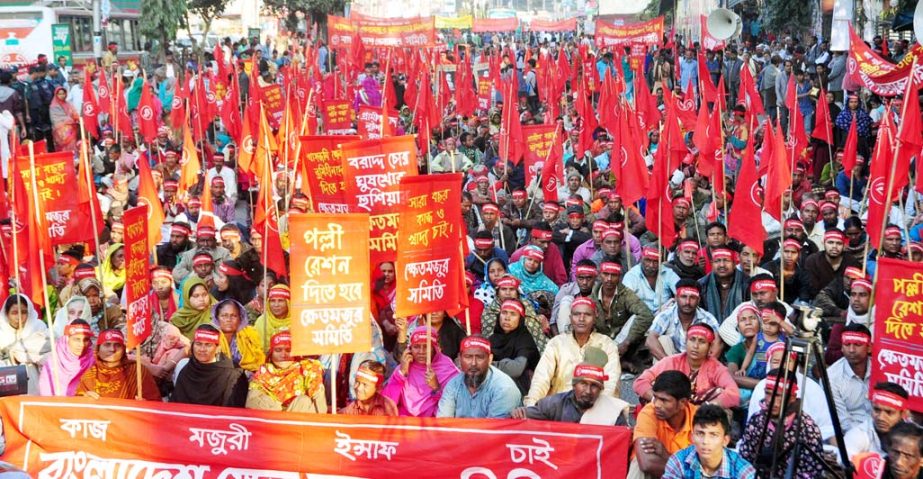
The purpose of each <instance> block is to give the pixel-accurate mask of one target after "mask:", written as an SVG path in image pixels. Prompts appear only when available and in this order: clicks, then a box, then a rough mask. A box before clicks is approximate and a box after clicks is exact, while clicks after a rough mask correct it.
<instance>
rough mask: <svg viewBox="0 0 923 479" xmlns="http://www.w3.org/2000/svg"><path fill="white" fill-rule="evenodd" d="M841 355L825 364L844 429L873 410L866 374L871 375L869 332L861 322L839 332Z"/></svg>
mask: <svg viewBox="0 0 923 479" xmlns="http://www.w3.org/2000/svg"><path fill="white" fill-rule="evenodd" d="M841 342H842V344H843V357H842V358H840V359H838V360H837V361H836V362H835V363H833V364H831V365H830V367H828V368H827V376H828V377H829V378H830V389H831V393H832V394H833V402H834V403H835V404H836V415H837V417H838V418H839V420H840V425H841V426H842V428H843V433H844V434H845V433H846V432H847V431H849V430H850V429H852V428H853V427H855V426H856V425H857V424H859V423H861V422H862V421H863V420H864V419H865V418H868V417H869V416H870V415H871V414H872V405H871V403H869V399H868V398H869V378H870V377H871V375H872V361H871V359H869V355H870V354H871V352H872V333H870V332H869V330H868V328H866V327H865V326H863V325H861V324H850V325H849V326H846V328H844V330H843V334H842V336H841Z"/></svg>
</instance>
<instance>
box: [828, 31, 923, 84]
mask: <svg viewBox="0 0 923 479" xmlns="http://www.w3.org/2000/svg"><path fill="white" fill-rule="evenodd" d="M849 39H850V45H849V51H847V52H846V77H845V78H844V79H843V87H844V88H847V89H849V90H858V89H859V88H860V87H865V88H868V89H869V90H871V91H872V93H875V94H876V95H881V96H889V97H890V96H896V95H902V94H903V93H904V92H905V91H906V89H907V78H909V77H910V73H911V68H913V65H914V59H916V62H917V65H916V68H915V69H914V70H913V76H914V80H915V81H916V82H918V83H919V82H923V47H921V46H920V45H918V44H917V43H914V44H913V46H912V47H911V48H910V52H909V54H907V55H904V57H903V58H902V59H901V61H900V63H896V64H895V63H891V62H889V61H888V60H885V59H884V58H881V56H879V55H878V54H877V53H875V52H874V51H873V50H872V49H871V48H869V46H868V45H866V44H865V42H864V41H862V38H861V37H859V35H857V34H856V31H855V30H854V29H853V28H852V25H850V26H849Z"/></svg>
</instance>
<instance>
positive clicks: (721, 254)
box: [711, 248, 734, 262]
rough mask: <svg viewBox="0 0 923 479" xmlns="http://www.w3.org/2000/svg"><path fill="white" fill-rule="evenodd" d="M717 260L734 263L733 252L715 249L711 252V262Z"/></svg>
mask: <svg viewBox="0 0 923 479" xmlns="http://www.w3.org/2000/svg"><path fill="white" fill-rule="evenodd" d="M719 259H726V260H728V261H731V262H733V261H734V252H733V251H731V250H729V249H726V248H719V249H716V250H714V251H712V252H711V260H712V261H718V260H719Z"/></svg>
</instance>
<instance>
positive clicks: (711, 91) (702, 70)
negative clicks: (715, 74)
mask: <svg viewBox="0 0 923 479" xmlns="http://www.w3.org/2000/svg"><path fill="white" fill-rule="evenodd" d="M698 57H699V58H698V60H699V83H701V85H702V92H701V93H702V99H703V102H702V103H703V104H704V103H713V102H714V101H715V97H716V96H717V95H718V90H717V89H716V88H715V84H714V83H712V81H711V74H710V73H708V66H706V65H705V52H704V50H699V55H698Z"/></svg>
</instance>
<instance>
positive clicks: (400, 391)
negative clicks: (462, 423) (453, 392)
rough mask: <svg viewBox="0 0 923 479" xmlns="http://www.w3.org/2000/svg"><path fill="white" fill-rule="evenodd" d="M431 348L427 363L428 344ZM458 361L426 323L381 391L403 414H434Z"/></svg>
mask: <svg viewBox="0 0 923 479" xmlns="http://www.w3.org/2000/svg"><path fill="white" fill-rule="evenodd" d="M427 341H429V342H430V346H431V348H432V350H431V353H432V356H431V360H430V364H429V365H427V364H426V343H427ZM458 373H459V371H458V368H457V367H455V363H453V362H452V360H451V359H449V358H448V356H446V355H445V354H442V352H441V351H440V350H439V337H438V336H436V332H435V331H433V330H431V329H430V328H428V327H426V326H424V327H421V328H417V330H416V331H414V332H413V334H412V335H411V336H410V348H409V349H408V350H406V351H404V355H403V356H402V357H401V366H400V367H399V368H397V369H396V370H395V371H394V373H393V374H392V375H391V379H390V380H388V385H387V386H385V388H384V390H382V392H381V394H382V395H383V396H385V397H387V398H389V399H391V400H392V401H394V402H395V403H396V404H397V408H398V411H399V413H400V415H401V416H414V417H434V416H435V415H436V409H437V407H438V405H439V399H440V398H441V397H442V389H443V388H444V387H445V385H446V384H447V383H448V382H449V380H450V379H452V378H453V377H455V375H456V374H458Z"/></svg>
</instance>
